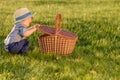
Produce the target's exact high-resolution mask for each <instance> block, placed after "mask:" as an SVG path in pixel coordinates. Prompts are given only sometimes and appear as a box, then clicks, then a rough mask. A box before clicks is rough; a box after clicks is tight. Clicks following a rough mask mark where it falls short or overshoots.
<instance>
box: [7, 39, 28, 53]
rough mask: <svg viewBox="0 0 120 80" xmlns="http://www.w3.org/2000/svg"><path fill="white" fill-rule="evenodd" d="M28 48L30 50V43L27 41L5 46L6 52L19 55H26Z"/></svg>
mask: <svg viewBox="0 0 120 80" xmlns="http://www.w3.org/2000/svg"><path fill="white" fill-rule="evenodd" d="M28 48H29V42H28V40H27V39H24V40H21V41H19V42H15V43H11V44H8V45H5V50H6V51H8V52H10V53H17V54H25V53H26V52H27V50H28Z"/></svg>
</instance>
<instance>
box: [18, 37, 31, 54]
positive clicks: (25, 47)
mask: <svg viewBox="0 0 120 80" xmlns="http://www.w3.org/2000/svg"><path fill="white" fill-rule="evenodd" d="M24 41H25V43H24V45H23V47H22V49H21V50H20V51H19V52H18V53H26V51H27V50H28V48H29V42H28V40H27V39H25V40H24Z"/></svg>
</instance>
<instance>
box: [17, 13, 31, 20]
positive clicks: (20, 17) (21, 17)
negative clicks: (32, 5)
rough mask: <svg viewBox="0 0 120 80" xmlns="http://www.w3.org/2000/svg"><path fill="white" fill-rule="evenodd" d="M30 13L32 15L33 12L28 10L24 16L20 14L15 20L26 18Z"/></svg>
mask: <svg viewBox="0 0 120 80" xmlns="http://www.w3.org/2000/svg"><path fill="white" fill-rule="evenodd" d="M29 15H32V14H31V12H28V13H26V14H24V15H22V16H19V17H17V18H15V20H16V21H18V20H21V19H24V18H26V17H28V16H29Z"/></svg>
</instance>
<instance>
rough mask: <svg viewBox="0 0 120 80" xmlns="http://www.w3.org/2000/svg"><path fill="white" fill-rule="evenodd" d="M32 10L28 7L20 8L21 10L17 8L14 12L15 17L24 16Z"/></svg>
mask: <svg viewBox="0 0 120 80" xmlns="http://www.w3.org/2000/svg"><path fill="white" fill-rule="evenodd" d="M29 12H30V11H29V10H28V9H27V8H20V9H19V10H17V11H16V12H15V13H14V18H17V17H19V16H22V15H24V14H26V13H29Z"/></svg>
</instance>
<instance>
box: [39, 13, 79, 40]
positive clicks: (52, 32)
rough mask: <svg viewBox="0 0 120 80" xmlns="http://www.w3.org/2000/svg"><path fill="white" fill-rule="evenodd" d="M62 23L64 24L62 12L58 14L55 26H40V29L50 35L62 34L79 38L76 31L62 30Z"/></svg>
mask: <svg viewBox="0 0 120 80" xmlns="http://www.w3.org/2000/svg"><path fill="white" fill-rule="evenodd" d="M61 24H62V16H61V14H57V16H56V24H55V27H54V28H53V27H50V26H40V27H39V30H40V31H42V32H44V33H46V34H48V35H60V36H63V37H66V38H71V39H75V38H77V35H75V34H74V33H72V32H69V31H66V30H62V29H61Z"/></svg>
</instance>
